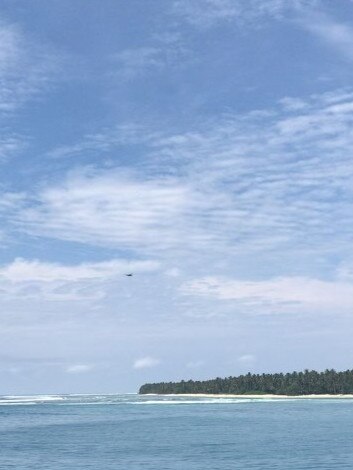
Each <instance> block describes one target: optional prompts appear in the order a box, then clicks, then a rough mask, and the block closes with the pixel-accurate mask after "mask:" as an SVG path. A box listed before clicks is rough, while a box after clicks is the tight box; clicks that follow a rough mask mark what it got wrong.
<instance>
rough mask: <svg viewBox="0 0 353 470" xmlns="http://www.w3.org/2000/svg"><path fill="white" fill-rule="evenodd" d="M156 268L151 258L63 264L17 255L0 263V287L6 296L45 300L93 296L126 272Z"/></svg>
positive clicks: (87, 298) (121, 277)
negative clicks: (148, 259)
mask: <svg viewBox="0 0 353 470" xmlns="http://www.w3.org/2000/svg"><path fill="white" fill-rule="evenodd" d="M157 268H158V264H157V263H156V262H154V261H127V260H114V259H113V260H110V261H105V262H98V263H82V264H78V265H63V264H59V263H48V262H41V261H38V260H25V259H21V258H18V259H16V260H14V261H13V262H12V263H10V264H8V265H5V266H0V290H1V291H2V292H3V294H5V295H6V296H10V297H14V298H16V297H20V298H22V299H23V298H38V299H47V300H65V301H68V300H71V301H73V300H85V299H86V300H92V299H100V298H102V297H104V296H105V295H106V293H107V289H108V285H109V282H111V281H112V280H114V279H115V280H116V281H117V280H119V279H120V280H121V281H122V280H123V276H124V274H125V273H126V272H146V271H153V270H155V269H157Z"/></svg>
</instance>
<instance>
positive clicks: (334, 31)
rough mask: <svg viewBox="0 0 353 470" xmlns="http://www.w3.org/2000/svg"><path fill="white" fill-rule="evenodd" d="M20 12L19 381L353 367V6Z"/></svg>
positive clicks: (12, 291) (6, 111)
mask: <svg viewBox="0 0 353 470" xmlns="http://www.w3.org/2000/svg"><path fill="white" fill-rule="evenodd" d="M0 14H1V17H0V18H1V21H0V120H1V136H0V171H1V173H0V218H1V224H0V241H1V250H0V322H1V323H0V324H1V328H0V345H1V346H0V371H1V375H0V376H1V380H0V382H1V391H2V392H3V393H37V392H38V393H42V392H48V393H53V392H58V393H60V392H68V393H69V392H119V391H120V392H124V391H135V390H137V388H138V386H139V385H140V384H142V383H144V382H146V381H159V380H179V379H182V378H185V379H188V378H197V379H202V378H209V377H215V376H228V375H237V374H240V373H244V372H248V371H252V372H264V371H291V370H293V369H303V368H316V369H325V368H327V367H328V368H331V367H334V368H337V369H342V368H351V367H352V359H353V344H352V342H351V334H350V332H351V331H352V327H353V318H352V312H353V250H352V246H353V245H352V241H353V240H352V239H353V220H352V214H353V210H352V209H353V207H352V206H353V204H352V201H353V199H352V197H353V189H352V188H353V186H352V178H353V161H352V156H353V154H352V148H353V134H352V124H353V81H352V70H353V69H352V67H353V52H352V51H353V2H352V1H350V0H338V1H336V2H330V1H328V0H327V1H325V0H312V1H311V0H305V1H304V0H303V1H301V0H292V1H287V0H261V1H260V0H151V1H142V0H129V2H126V1H123V0H114V1H113V0H105V1H104V2H102V1H99V0H91V1H89V2H87V1H83V0H74V1H72V0H52V1H51V2H47V1H45V0H37V1H35V2H27V1H25V0H11V1H10V0H3V1H2V3H1V12H0ZM126 272H133V273H134V276H133V277H126V276H125V275H124V273H126Z"/></svg>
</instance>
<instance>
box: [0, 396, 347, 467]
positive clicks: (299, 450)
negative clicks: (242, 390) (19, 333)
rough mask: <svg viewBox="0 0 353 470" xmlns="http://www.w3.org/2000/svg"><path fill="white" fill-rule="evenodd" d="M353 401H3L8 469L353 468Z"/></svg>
mask: <svg viewBox="0 0 353 470" xmlns="http://www.w3.org/2000/svg"><path fill="white" fill-rule="evenodd" d="M352 468H353V400H338V399H337V400H324V399H322V400H321V399H320V400H295V399H293V400H267V399H266V400H263V399H261V400H259V399H251V400H249V399H208V398H195V399H194V398H192V399H189V398H185V397H154V396H144V397H138V396H136V395H105V396H102V395H89V396H87V395H86V396H82V395H81V396H78V395H77V396H72V395H71V396H65V395H62V396H47V397H44V396H40V397H39V396H35V397H0V469H1V470H4V469H16V470H22V469H26V470H28V469H36V470H42V469H43V470H44V469H45V470H54V469H55V470H58V469H65V470H71V469H97V470H109V469H124V470H136V469H144V470H149V469H153V470H157V469H158V470H159V469H160V470H176V469H178V470H179V469H183V470H208V469H209V470H211V469H212V470H216V469H217V470H218V469H222V470H228V469H229V470H230V469H232V470H236V469H247V470H253V469H259V470H260V469H261V470H265V469H271V470H273V469H281V470H287V469H288V470H289V469H295V470H300V469H303V470H304V469H305V470H307V469H316V470H317V469H325V470H332V469H352Z"/></svg>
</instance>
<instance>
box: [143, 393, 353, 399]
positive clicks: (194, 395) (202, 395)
mask: <svg viewBox="0 0 353 470" xmlns="http://www.w3.org/2000/svg"><path fill="white" fill-rule="evenodd" d="M148 395H157V396H158V395H159V394H153V393H152V394H148ZM161 395H163V396H170V397H190V398H191V397H192V398H264V399H269V398H283V399H286V398H287V399H288V398H300V399H303V400H305V399H320V398H321V399H322V398H325V399H326V398H334V399H337V398H340V399H348V398H350V399H353V394H351V395H270V394H269V395H230V394H229V395H227V394H220V395H218V394H212V393H170V394H169V393H168V394H161Z"/></svg>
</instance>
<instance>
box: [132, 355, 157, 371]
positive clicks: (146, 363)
mask: <svg viewBox="0 0 353 470" xmlns="http://www.w3.org/2000/svg"><path fill="white" fill-rule="evenodd" d="M160 362H161V361H160V360H159V359H156V358H154V357H151V356H146V357H141V358H140V359H136V361H135V362H134V369H146V368H150V367H155V366H158V364H160Z"/></svg>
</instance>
